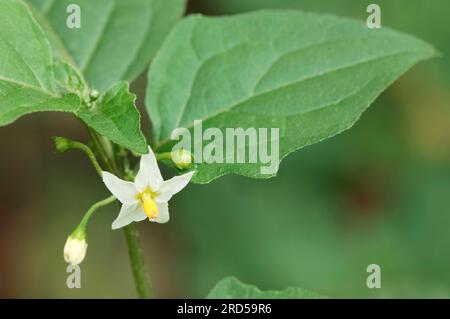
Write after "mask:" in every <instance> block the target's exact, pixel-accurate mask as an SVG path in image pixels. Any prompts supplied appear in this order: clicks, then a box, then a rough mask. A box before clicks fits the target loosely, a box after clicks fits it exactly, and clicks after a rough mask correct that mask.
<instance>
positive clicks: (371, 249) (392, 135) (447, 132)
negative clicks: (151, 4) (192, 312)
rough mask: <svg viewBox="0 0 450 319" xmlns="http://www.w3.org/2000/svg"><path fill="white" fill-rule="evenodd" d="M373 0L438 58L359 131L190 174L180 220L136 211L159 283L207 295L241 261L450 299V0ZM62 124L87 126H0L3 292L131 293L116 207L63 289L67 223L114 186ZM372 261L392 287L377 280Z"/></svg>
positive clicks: (303, 0)
mask: <svg viewBox="0 0 450 319" xmlns="http://www.w3.org/2000/svg"><path fill="white" fill-rule="evenodd" d="M372 2H373V1H370V2H369V1H355V0H340V1H335V0H320V1H318V0H203V1H202V0H194V1H190V2H189V7H188V11H189V12H190V13H194V12H201V13H204V14H209V15H223V14H234V13H238V12H244V11H251V10H257V9H261V8H292V9H302V10H307V11H315V12H327V13H333V14H337V15H340V16H348V17H353V18H356V19H359V20H363V21H364V20H365V19H366V18H367V15H368V14H367V13H366V7H367V5H368V4H369V3H372ZM376 3H378V4H379V5H381V8H382V23H383V26H389V27H393V28H396V29H398V30H401V31H405V32H407V33H411V34H414V35H416V36H418V37H421V38H423V39H425V40H427V41H428V42H430V43H432V44H433V45H435V46H436V47H437V48H438V49H439V50H440V52H442V57H441V58H440V59H436V60H434V61H428V62H425V63H422V64H420V65H419V66H417V67H415V68H414V69H413V70H412V71H410V72H408V73H407V74H406V75H405V76H403V77H402V78H401V79H400V80H399V81H398V82H396V83H395V85H393V86H392V87H391V88H389V89H388V90H387V91H386V92H385V93H384V94H383V95H382V96H381V97H380V98H379V99H378V100H377V101H376V102H375V103H374V105H373V106H372V107H371V108H370V109H369V110H368V111H367V112H366V113H365V114H364V115H363V117H362V119H361V120H360V121H359V122H358V123H357V124H356V125H355V126H354V127H353V128H352V129H351V130H349V131H347V132H345V133H343V134H340V135H338V136H336V137H333V138H331V139H329V140H327V141H325V142H322V143H320V144H316V145H313V146H310V147H308V148H305V149H303V150H300V151H298V152H296V153H294V154H292V155H290V156H289V157H288V158H286V159H285V160H284V161H283V162H282V164H281V167H280V171H279V175H278V176H277V177H276V178H273V179H270V180H253V179H248V178H244V177H239V176H226V177H223V178H220V179H218V180H216V181H214V182H212V183H211V184H209V185H190V186H189V188H188V189H187V190H186V191H184V192H182V193H181V194H179V195H178V196H176V197H175V198H174V200H173V202H172V205H171V214H172V221H171V222H170V223H168V224H166V225H163V226H161V225H156V224H151V223H140V224H139V229H140V231H141V235H142V242H143V247H144V252H145V255H146V260H147V262H148V265H149V269H150V274H151V278H152V284H153V289H154V293H155V296H156V297H160V298H163V297H204V296H205V295H206V294H207V293H208V291H209V290H210V289H211V288H212V287H213V286H214V284H215V283H216V282H217V281H218V280H220V279H222V278H223V277H225V276H229V275H234V276H237V277H238V278H240V279H241V280H242V281H244V282H247V283H252V284H255V285H257V286H259V287H261V288H263V289H283V288H285V287H287V286H299V287H303V288H307V289H310V290H314V291H316V292H319V293H321V294H323V295H327V296H330V297H362V298H366V297H367V298H371V297H376V298H378V297H400V298H405V297H425V298H431V297H438V298H448V297H450V271H449V269H450V209H449V208H450V90H449V85H450V25H449V24H450V23H449V20H448V12H450V2H449V1H447V0H429V1H423V0H396V1H392V0H383V1H381V0H378V1H376ZM144 88H145V77H144V76H143V77H141V78H140V79H138V81H136V83H134V84H133V90H134V91H135V92H136V93H137V94H138V95H139V97H140V101H139V103H140V106H141V108H142V100H143V97H144ZM142 109H143V108H142ZM144 118H146V115H145V116H144ZM144 124H145V126H146V131H147V132H148V137H150V133H149V132H150V129H149V121H148V119H147V120H145V121H144ZM53 135H62V136H67V137H71V138H74V139H80V140H86V136H85V134H84V132H83V128H82V127H81V126H80V125H79V123H78V122H77V121H75V120H74V119H73V118H72V117H71V116H69V115H66V114H53V113H45V114H37V115H33V116H26V117H24V118H22V119H20V120H19V121H17V122H16V123H15V124H13V125H11V126H8V127H2V128H0V152H1V156H0V297H3V298H5V297H6V298H23V297H26V298H47V297H49V298H59V297H61V298H81V297H87V298H93V297H96V298H106V297H112V298H133V297H135V296H136V295H135V290H134V286H133V281H132V276H131V269H130V266H129V262H128V258H127V253H126V248H125V242H124V237H123V233H122V232H121V231H111V228H110V227H111V222H112V220H113V219H114V218H115V216H116V214H117V213H118V211H117V207H115V206H112V207H110V208H105V209H103V210H101V211H99V212H98V213H97V214H96V215H95V216H94V218H93V219H92V222H91V223H90V227H89V238H88V239H89V249H88V255H87V258H86V259H85V261H84V262H83V264H82V288H81V289H72V290H70V289H68V288H67V287H66V276H67V273H66V265H65V263H64V260H63V257H62V249H63V246H64V243H65V240H66V237H67V235H68V234H69V233H70V232H71V231H72V229H73V228H74V227H75V225H76V224H77V223H78V222H79V220H80V218H81V217H82V215H83V214H84V212H85V211H86V209H87V208H88V207H89V206H90V205H91V204H92V203H93V202H95V201H97V200H99V199H102V198H103V197H105V196H107V191H106V190H105V187H104V186H103V185H102V183H101V181H99V180H98V178H97V176H96V175H95V172H94V171H93V169H92V168H91V167H90V165H89V163H88V161H87V159H86V158H85V157H84V156H83V155H82V154H80V153H77V152H75V151H72V152H69V153H66V154H63V155H55V154H53V151H52V144H51V139H50V138H51V136H53ZM371 263H376V264H379V265H380V266H381V270H382V288H381V289H374V290H370V289H368V288H367V287H366V277H367V273H366V267H367V265H369V264H371Z"/></svg>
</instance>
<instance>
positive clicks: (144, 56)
mask: <svg viewBox="0 0 450 319" xmlns="http://www.w3.org/2000/svg"><path fill="white" fill-rule="evenodd" d="M29 2H30V3H31V4H32V5H34V6H35V7H36V8H37V9H38V10H39V11H40V12H41V14H42V15H44V16H45V17H46V18H47V20H48V23H46V22H45V21H43V22H41V24H43V26H44V28H45V29H46V30H47V33H48V36H49V39H50V40H51V42H52V44H53V47H54V49H55V50H56V51H57V52H58V57H65V58H66V60H68V61H67V62H69V63H73V64H74V65H76V66H77V67H78V68H79V69H80V71H81V72H82V73H83V74H84V76H85V78H86V80H87V82H88V83H89V84H90V85H92V86H93V87H95V88H96V89H98V90H100V91H104V90H106V89H107V88H109V87H110V86H111V85H113V84H114V83H116V82H118V81H120V80H130V81H131V80H133V79H134V78H135V77H137V76H138V75H139V74H140V73H141V72H142V71H143V70H144V69H145V68H146V67H147V66H148V64H149V62H150V60H151V58H152V57H153V55H154V54H155V53H156V51H157V50H158V48H159V47H160V45H161V43H162V41H163V40H164V38H165V36H166V35H167V33H168V32H169V30H170V29H171V28H172V26H173V25H174V24H175V22H176V21H177V20H178V19H179V17H180V16H181V15H182V14H183V11H184V6H185V0H164V1H161V0H127V1H123V0H95V1H92V0H78V1H75V2H74V1H72V0H56V1H55V0H30V1H29ZM73 3H76V4H78V5H79V6H80V9H81V28H79V29H76V28H75V29H70V28H68V27H67V25H66V22H67V18H68V17H69V15H70V13H67V7H68V5H69V4H73Z"/></svg>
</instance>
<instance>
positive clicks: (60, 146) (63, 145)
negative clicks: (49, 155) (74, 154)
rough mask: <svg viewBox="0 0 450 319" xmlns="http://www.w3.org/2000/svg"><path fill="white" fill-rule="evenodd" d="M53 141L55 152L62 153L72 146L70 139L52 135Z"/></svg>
mask: <svg viewBox="0 0 450 319" xmlns="http://www.w3.org/2000/svg"><path fill="white" fill-rule="evenodd" d="M53 143H54V145H55V151H56V152H57V153H64V152H65V151H67V150H68V149H70V148H71V147H72V141H71V140H69V139H67V138H64V137H59V136H55V137H53Z"/></svg>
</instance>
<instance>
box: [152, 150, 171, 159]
mask: <svg viewBox="0 0 450 319" xmlns="http://www.w3.org/2000/svg"><path fill="white" fill-rule="evenodd" d="M156 160H158V161H163V160H170V161H171V160H172V152H165V153H157V154H156Z"/></svg>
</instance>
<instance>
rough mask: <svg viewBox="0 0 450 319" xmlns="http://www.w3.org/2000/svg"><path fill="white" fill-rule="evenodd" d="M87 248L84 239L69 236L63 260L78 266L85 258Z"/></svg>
mask: <svg viewBox="0 0 450 319" xmlns="http://www.w3.org/2000/svg"><path fill="white" fill-rule="evenodd" d="M87 246H88V244H87V242H86V240H85V239H84V238H75V237H72V236H69V238H67V241H66V245H65V246H64V260H65V261H66V262H67V263H69V264H71V265H78V264H80V263H81V262H82V261H83V259H84V257H85V256H86V250H87Z"/></svg>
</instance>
